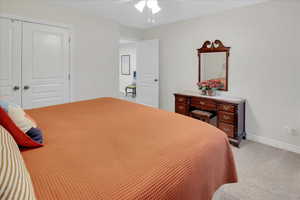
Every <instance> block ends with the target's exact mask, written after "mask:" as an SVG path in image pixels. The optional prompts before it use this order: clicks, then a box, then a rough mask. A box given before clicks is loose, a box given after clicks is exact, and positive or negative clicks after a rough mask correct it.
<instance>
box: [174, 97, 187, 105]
mask: <svg viewBox="0 0 300 200" xmlns="http://www.w3.org/2000/svg"><path fill="white" fill-rule="evenodd" d="M175 102H176V103H187V97H185V96H176V97H175Z"/></svg>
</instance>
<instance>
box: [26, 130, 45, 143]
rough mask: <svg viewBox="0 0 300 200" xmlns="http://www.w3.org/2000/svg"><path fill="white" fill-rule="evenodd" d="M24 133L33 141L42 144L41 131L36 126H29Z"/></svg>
mask: <svg viewBox="0 0 300 200" xmlns="http://www.w3.org/2000/svg"><path fill="white" fill-rule="evenodd" d="M26 134H27V135H28V136H29V137H30V138H31V139H33V140H34V141H36V142H38V143H40V144H43V133H42V131H41V130H40V129H38V128H31V129H30V130H29V131H27V132H26Z"/></svg>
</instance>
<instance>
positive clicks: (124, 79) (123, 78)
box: [119, 43, 136, 93]
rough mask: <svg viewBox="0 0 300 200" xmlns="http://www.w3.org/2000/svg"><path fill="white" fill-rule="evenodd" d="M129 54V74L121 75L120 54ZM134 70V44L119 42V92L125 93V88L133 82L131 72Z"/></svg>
mask: <svg viewBox="0 0 300 200" xmlns="http://www.w3.org/2000/svg"><path fill="white" fill-rule="evenodd" d="M122 55H130V64H131V66H130V75H122V71H121V56H122ZM135 70H136V44H135V43H129V44H121V45H120V70H119V73H120V92H122V93H125V88H126V87H127V86H128V85H130V84H132V83H133V80H134V79H133V72H134V71H135Z"/></svg>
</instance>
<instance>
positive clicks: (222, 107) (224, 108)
mask: <svg viewBox="0 0 300 200" xmlns="http://www.w3.org/2000/svg"><path fill="white" fill-rule="evenodd" d="M218 110H222V111H226V112H232V113H234V111H235V106H233V105H230V104H220V105H218Z"/></svg>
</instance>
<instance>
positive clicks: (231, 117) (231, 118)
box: [218, 111, 235, 124]
mask: <svg viewBox="0 0 300 200" xmlns="http://www.w3.org/2000/svg"><path fill="white" fill-rule="evenodd" d="M218 117H219V120H220V121H221V122H226V123H230V124H234V123H235V114H234V113H229V112H223V111H220V112H219V113H218Z"/></svg>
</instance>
